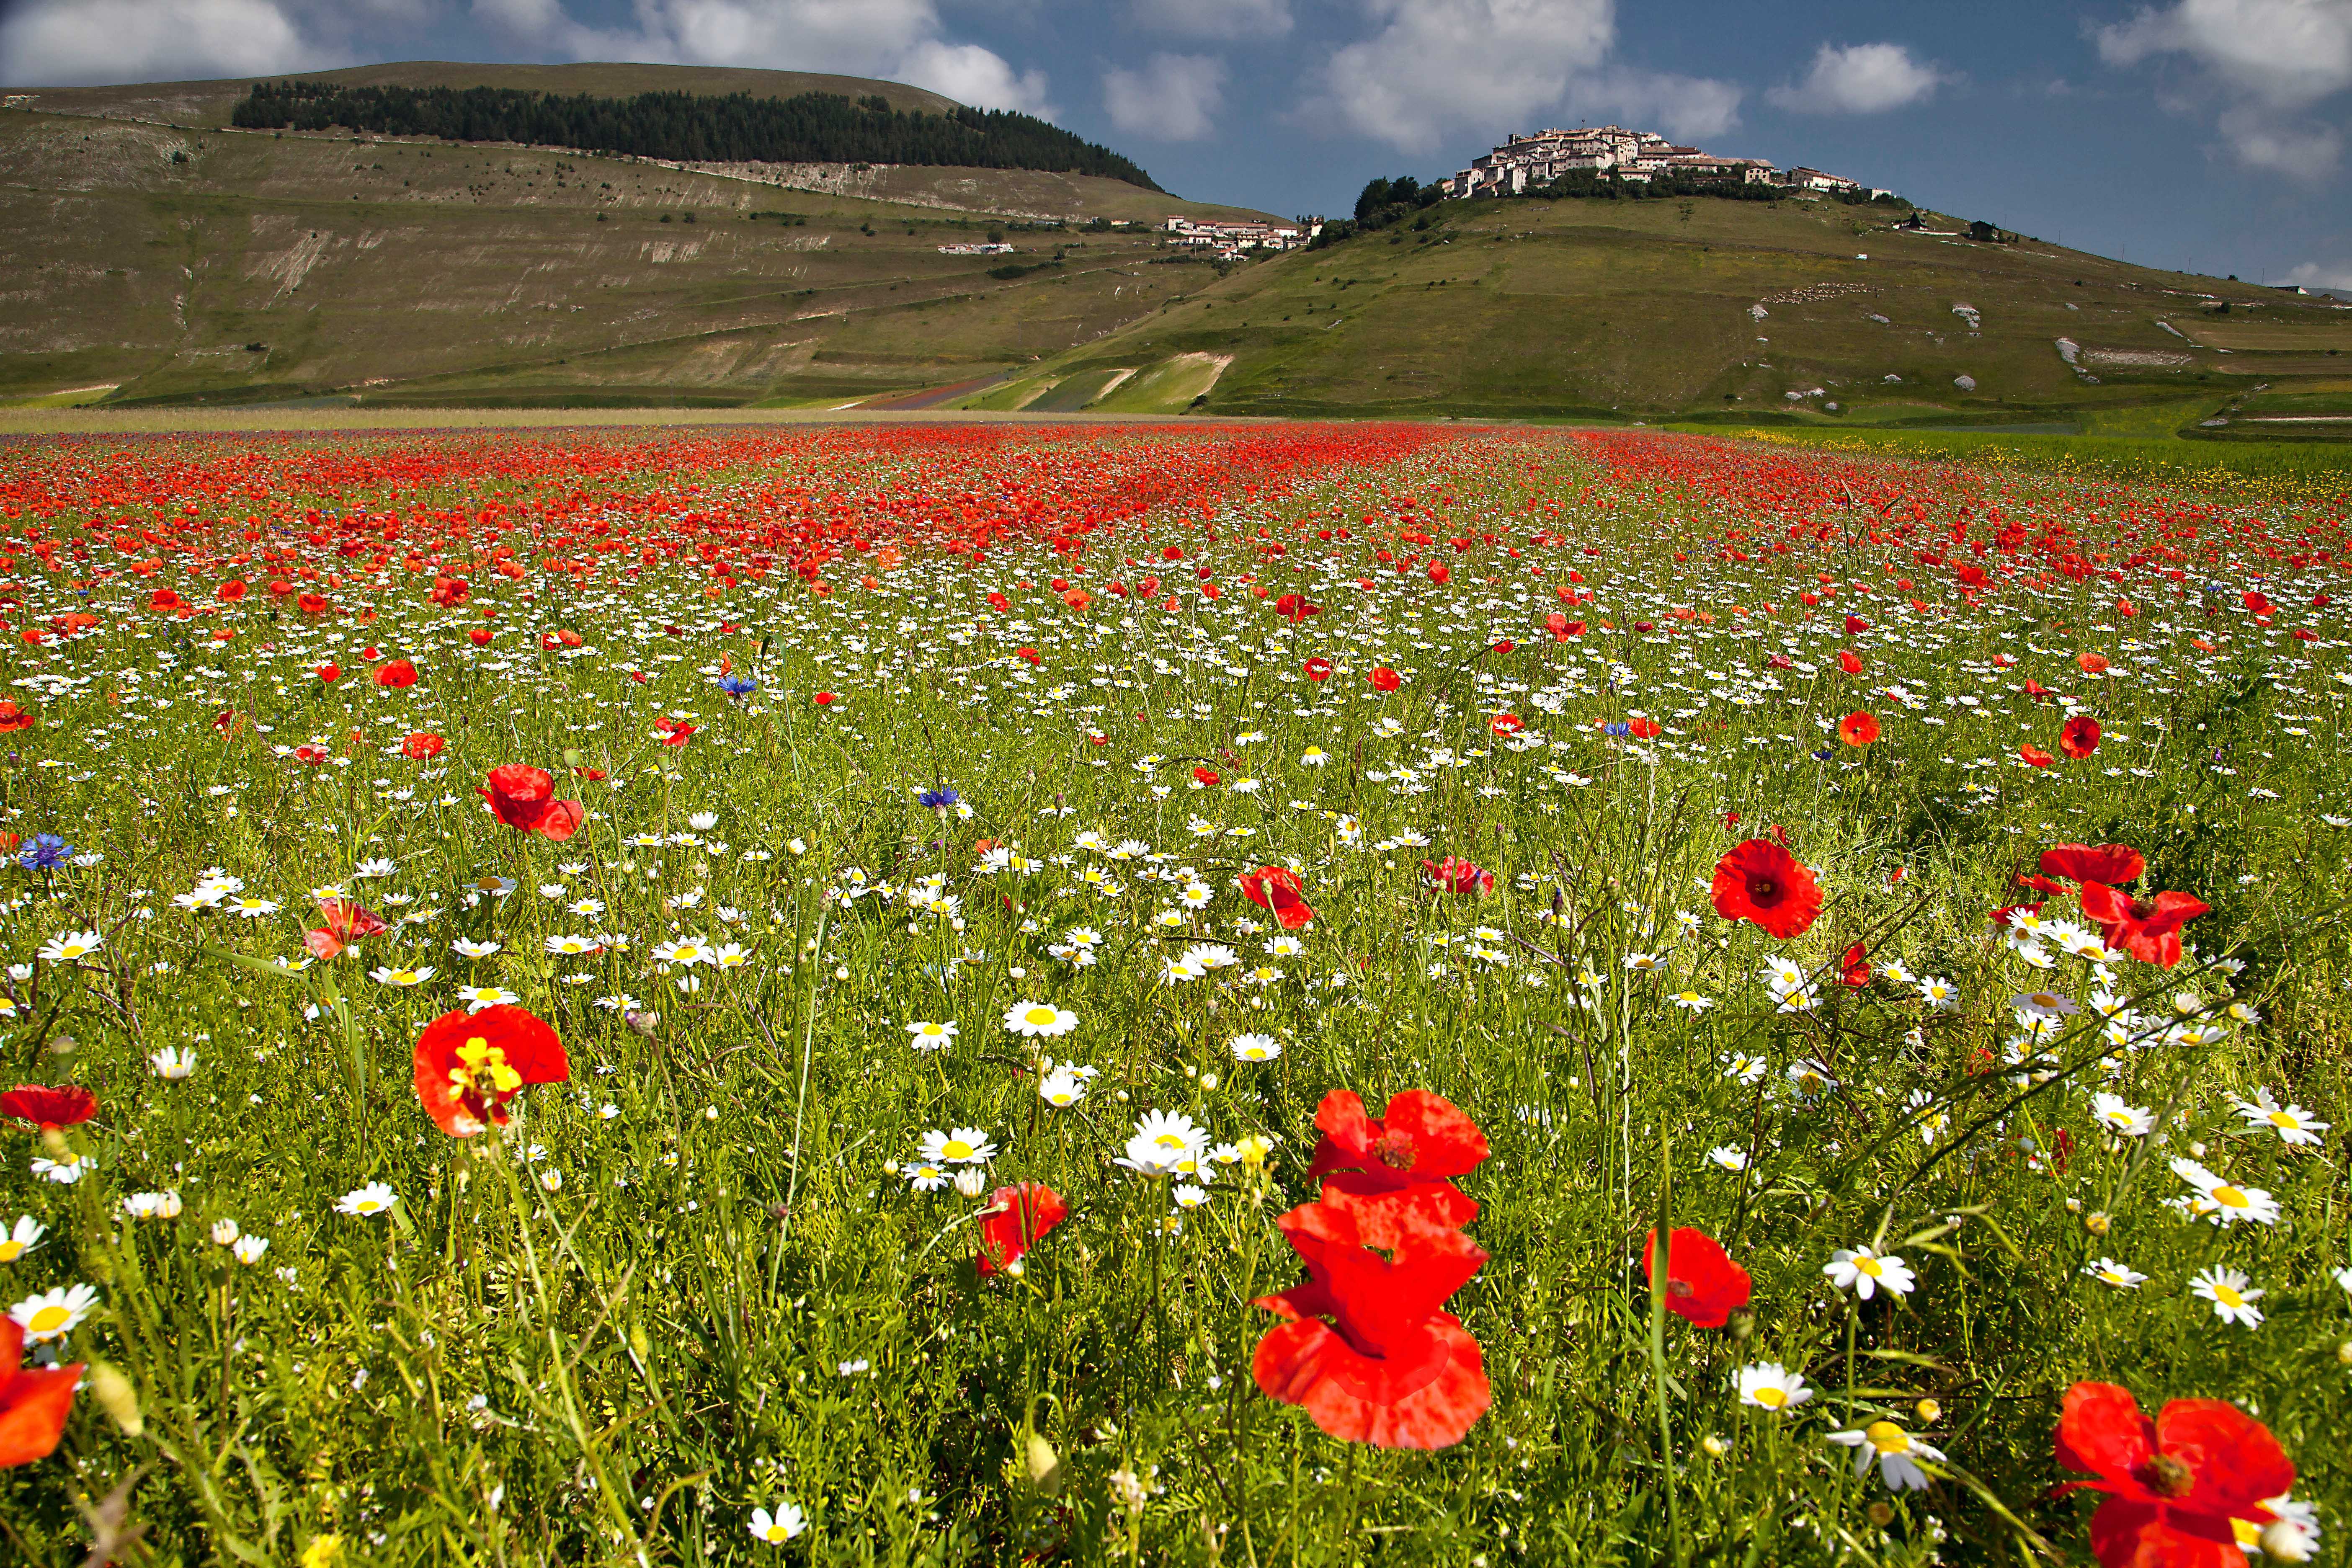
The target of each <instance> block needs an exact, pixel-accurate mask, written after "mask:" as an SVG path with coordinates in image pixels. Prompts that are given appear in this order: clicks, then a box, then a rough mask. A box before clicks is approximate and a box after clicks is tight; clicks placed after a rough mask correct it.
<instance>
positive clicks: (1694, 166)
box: [1437, 125, 1893, 199]
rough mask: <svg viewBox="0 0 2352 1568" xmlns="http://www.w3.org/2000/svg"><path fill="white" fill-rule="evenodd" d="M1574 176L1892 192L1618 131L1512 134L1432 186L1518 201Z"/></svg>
mask: <svg viewBox="0 0 2352 1568" xmlns="http://www.w3.org/2000/svg"><path fill="white" fill-rule="evenodd" d="M1578 173H1583V174H1592V175H1597V176H1601V177H1604V178H1608V179H1612V180H1617V181H1620V182H1622V183H1624V184H1650V183H1651V182H1652V181H1654V180H1669V179H1685V180H1705V181H1732V182H1737V183H1738V184H1747V185H1771V186H1776V187H1780V188H1783V189H1789V190H1801V191H1821V192H1824V193H1826V194H1829V195H1850V194H1866V195H1872V196H1877V195H1892V194H1893V193H1892V192H1887V191H1880V190H1875V189H1872V188H1870V187H1867V186H1864V184H1862V183H1861V182H1860V181H1858V180H1850V179H1848V178H1846V177H1845V176H1844V175H1843V174H1824V173H1823V172H1822V171H1821V170H1819V169H1807V168H1795V169H1780V168H1776V167H1775V166H1774V165H1773V164H1772V163H1770V162H1769V160H1767V159H1763V158H1729V157H1723V156H1719V155H1718V154H1716V153H1703V152H1701V151H1700V150H1699V149H1697V148H1696V147H1685V146H1681V145H1679V144H1677V143H1675V142H1671V141H1668V140H1667V139H1666V138H1665V137H1664V136H1661V135H1659V134H1658V133H1657V132H1654V131H1628V130H1626V129H1625V128H1624V127H1623V126H1622V125H1588V126H1581V127H1579V128H1578V129H1576V130H1573V131H1538V132H1535V133H1534V134H1533V135H1531V136H1521V135H1519V134H1517V132H1513V133H1512V135H1511V137H1510V139H1509V140H1508V141H1507V142H1504V143H1503V144H1502V145H1501V146H1499V147H1497V148H1496V149H1495V150H1494V151H1493V152H1491V153H1487V154H1486V155H1485V156H1484V157H1481V158H1475V159H1473V160H1472V161H1471V163H1470V166H1469V167H1468V168H1466V169H1465V170H1463V171H1462V172H1461V173H1460V174H1454V175H1451V176H1449V177H1447V178H1445V179H1443V180H1440V181H1438V182H1437V188H1438V190H1439V191H1440V192H1442V193H1443V194H1444V195H1445V196H1447V197H1449V198H1454V199H1462V198H1466V197H1470V196H1481V195H1518V194H1519V193H1520V192H1523V191H1525V190H1527V189H1528V187H1529V186H1531V185H1545V184H1550V183H1551V182H1553V181H1555V180H1558V179H1560V178H1562V177H1563V176H1567V175H1570V174H1578Z"/></svg>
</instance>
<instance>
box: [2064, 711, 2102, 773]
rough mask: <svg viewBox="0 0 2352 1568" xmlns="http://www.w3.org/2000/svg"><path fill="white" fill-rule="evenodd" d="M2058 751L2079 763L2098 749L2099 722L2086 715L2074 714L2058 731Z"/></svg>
mask: <svg viewBox="0 0 2352 1568" xmlns="http://www.w3.org/2000/svg"><path fill="white" fill-rule="evenodd" d="M2058 749H2059V750H2060V751H2062V752H2065V753H2066V754H2067V755H2068V756H2070V757H2072V758H2074V760H2075V761H2076V762H2078V763H2079V762H2081V761H2082V760H2083V759H2084V757H2087V756H2089V755H2090V754H2091V753H2092V752H2095V751H2097V750H2098V749H2099V721H2097V720H2096V719H2094V718H2092V717H2091V716H2090V715H2089V714H2088V713H2077V714H2075V715H2074V717H2073V718H2072V719H2069V720H2067V721H2066V723H2065V726H2064V728H2063V729H2061V730H2060V731H2058Z"/></svg>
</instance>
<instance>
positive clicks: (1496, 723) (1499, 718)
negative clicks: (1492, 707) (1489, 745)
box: [1486, 713, 1528, 738]
mask: <svg viewBox="0 0 2352 1568" xmlns="http://www.w3.org/2000/svg"><path fill="white" fill-rule="evenodd" d="M1486 727H1487V728H1488V729H1490V730H1492V731H1495V733H1496V734H1497V735H1501V736H1505V737H1506V738H1507V737H1509V736H1512V735H1516V734H1517V733H1518V732H1519V731H1522V730H1524V729H1526V728H1527V727H1528V726H1527V724H1526V721H1523V720H1521V719H1520V717H1519V716H1518V715H1517V714H1516V713H1497V714H1496V715H1495V717H1494V720H1493V721H1491V722H1490V723H1489V724H1488V725H1487V726H1486Z"/></svg>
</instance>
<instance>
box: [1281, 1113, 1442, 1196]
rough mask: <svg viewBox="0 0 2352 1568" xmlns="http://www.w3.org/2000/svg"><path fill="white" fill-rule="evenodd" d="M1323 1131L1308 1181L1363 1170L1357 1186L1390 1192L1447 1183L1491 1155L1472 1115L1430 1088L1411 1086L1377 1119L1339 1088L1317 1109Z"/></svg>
mask: <svg viewBox="0 0 2352 1568" xmlns="http://www.w3.org/2000/svg"><path fill="white" fill-rule="evenodd" d="M1315 1125H1316V1127H1317V1129H1318V1131H1321V1132H1322V1134H1323V1136H1322V1138H1321V1140H1320V1141H1319V1142H1317V1143H1316V1145H1315V1162H1314V1163H1313V1164H1311V1165H1309V1166H1308V1167H1307V1180H1308V1181H1310V1182H1311V1181H1319V1180H1321V1179H1322V1178H1323V1177H1324V1176H1325V1175H1327V1174H1328V1173H1331V1172H1334V1171H1353V1172H1359V1173H1360V1175H1359V1176H1358V1177H1357V1178H1355V1180H1354V1182H1353V1183H1352V1185H1355V1186H1358V1187H1360V1188H1361V1189H1362V1190H1365V1191H1372V1192H1379V1191H1391V1190H1394V1189H1396V1188H1400V1187H1410V1186H1420V1185H1423V1184H1429V1183H1433V1182H1446V1181H1450V1180H1451V1179H1452V1178H1453V1177H1455V1176H1460V1175H1465V1174H1467V1173H1469V1172H1471V1171H1473V1170H1475V1169H1476V1168H1477V1165H1478V1162H1480V1161H1481V1160H1484V1159H1485V1158H1486V1134H1485V1133H1484V1132H1481V1131H1479V1130H1478V1124H1477V1123H1476V1122H1475V1121H1471V1120H1470V1116H1469V1113H1468V1112H1467V1111H1465V1110H1462V1108H1461V1107H1459V1106H1457V1105H1455V1104H1454V1102H1453V1101H1451V1100H1446V1099H1444V1097H1443V1096H1440V1095H1435V1094H1432V1093H1431V1092H1430V1091H1429V1090H1427V1089H1406V1090H1405V1091H1404V1092H1403V1093H1402V1094H1400V1095H1398V1096H1397V1097H1396V1098H1395V1099H1393V1100H1390V1101H1389V1107H1388V1113H1387V1114H1386V1115H1385V1116H1383V1117H1381V1119H1380V1120H1379V1121H1374V1120H1372V1118H1371V1117H1370V1116H1369V1115H1367V1114H1366V1113H1365V1111H1364V1102H1363V1100H1361V1099H1360V1098H1359V1097H1358V1096H1357V1095H1356V1093H1355V1092H1354V1091H1353V1090H1351V1089H1334V1090H1332V1091H1331V1092H1330V1093H1329V1094H1327V1095H1325V1096H1324V1097H1323V1103H1322V1104H1321V1105H1318V1106H1317V1107H1316V1109H1315Z"/></svg>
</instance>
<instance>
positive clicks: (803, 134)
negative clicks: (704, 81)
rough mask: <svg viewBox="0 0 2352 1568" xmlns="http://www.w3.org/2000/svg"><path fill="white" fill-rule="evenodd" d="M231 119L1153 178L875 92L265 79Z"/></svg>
mask: <svg viewBox="0 0 2352 1568" xmlns="http://www.w3.org/2000/svg"><path fill="white" fill-rule="evenodd" d="M230 123H232V124H235V125H238V126H243V127H246V128H247V129H253V130H274V129H280V128H290V129H293V130H297V131H326V130H331V129H336V128H348V129H350V130H353V131H365V132H373V133H375V134H377V135H382V136H439V137H443V138H446V140H449V141H452V142H523V143H526V144H529V145H533V146H542V147H577V148H579V149H581V150H582V151H583V152H590V153H622V154H625V155H628V156H633V157H639V158H666V159H676V160H678V161H680V162H685V163H915V164H929V165H942V164H944V165H952V166H958V167H967V168H980V169H1046V170H1054V171H1058V172H1066V173H1072V174H1097V175H1101V176H1104V177H1106V178H1108V179H1114V180H1123V181H1125V182H1126V183H1128V184H1132V185H1139V186H1141V187H1143V188H1144V189H1145V190H1150V191H1156V190H1158V189H1159V188H1160V187H1159V185H1157V184H1154V183H1153V181H1152V179H1151V176H1150V175H1149V174H1145V173H1144V172H1143V171H1142V170H1141V169H1140V168H1138V167H1137V166H1136V165H1135V164H1134V163H1129V161H1128V160H1127V159H1125V158H1123V157H1121V156H1119V155H1118V153H1113V152H1111V151H1110V150H1109V149H1108V148H1106V147H1101V146H1097V145H1096V144H1095V143H1093V142H1086V141H1082V140H1080V139H1079V138H1078V137H1076V136H1073V135H1071V134H1070V133H1069V132H1066V131H1064V130H1062V129H1060V128H1059V127H1057V126H1054V125H1050V124H1047V123H1046V122H1045V121H1042V120H1039V119H1036V118H1035V117H1034V116H1032V115H1027V114H1022V113H1019V112H1016V111H1014V110H1002V109H992V110H980V109H968V108H958V109H956V110H953V111H952V112H950V113H948V114H930V113H925V112H922V111H920V110H893V109H891V108H890V106H889V103H888V100H885V99H883V98H882V97H881V96H880V95H878V94H876V95H873V96H869V97H867V98H866V99H864V100H851V99H848V98H845V97H842V96H840V95H838V94H835V93H824V92H811V93H803V94H801V95H799V96H797V97H794V98H783V99H777V98H761V97H755V96H753V95H752V94H750V93H740V92H739V93H730V94H728V95H727V96H725V97H712V96H706V95H700V94H694V93H684V92H645V93H639V94H637V95H636V96H635V97H633V98H597V97H593V96H592V95H590V94H587V93H580V94H577V95H574V96H571V97H559V96H556V95H553V94H548V93H538V92H526V91H522V90H520V89H514V88H495V87H471V88H449V87H431V88H413V87H351V86H346V85H344V84H342V83H340V82H326V81H305V80H292V81H280V82H257V83H255V84H254V88H253V90H252V92H251V93H249V94H248V95H247V97H246V98H245V100H243V101H242V102H240V103H239V104H237V106H236V110H234V111H233V113H232V115H231V119H230Z"/></svg>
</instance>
